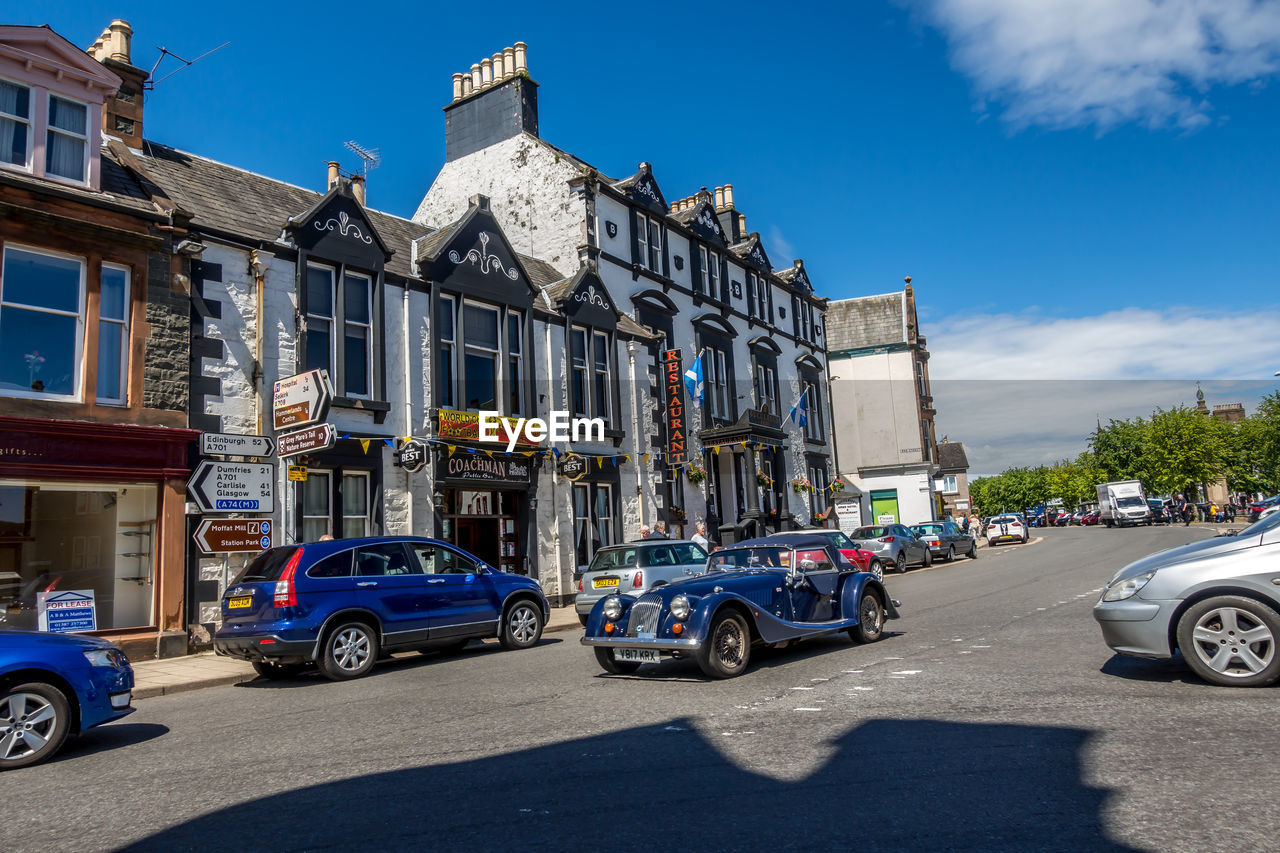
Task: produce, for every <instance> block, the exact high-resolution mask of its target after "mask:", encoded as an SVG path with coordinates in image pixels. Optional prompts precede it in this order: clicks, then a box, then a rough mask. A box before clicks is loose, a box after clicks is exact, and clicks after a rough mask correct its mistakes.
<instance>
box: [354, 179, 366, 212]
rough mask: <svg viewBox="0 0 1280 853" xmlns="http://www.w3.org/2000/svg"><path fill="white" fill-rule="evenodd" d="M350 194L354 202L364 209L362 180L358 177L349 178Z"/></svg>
mask: <svg viewBox="0 0 1280 853" xmlns="http://www.w3.org/2000/svg"><path fill="white" fill-rule="evenodd" d="M351 194H352V195H353V196H355V199H356V202H357V203H358V204H359V205H360V206H361V207H364V198H365V192H364V178H363V177H361V176H360V175H352V176H351Z"/></svg>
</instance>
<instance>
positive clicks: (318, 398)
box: [271, 369, 333, 431]
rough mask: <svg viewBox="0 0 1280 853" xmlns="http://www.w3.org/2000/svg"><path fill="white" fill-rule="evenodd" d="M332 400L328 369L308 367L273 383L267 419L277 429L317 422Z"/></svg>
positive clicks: (325, 413) (327, 411)
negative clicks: (303, 371) (269, 416)
mask: <svg viewBox="0 0 1280 853" xmlns="http://www.w3.org/2000/svg"><path fill="white" fill-rule="evenodd" d="M332 402H333V387H332V386H331V385H330V384H329V371H327V370H319V369H317V370H308V371H307V372H306V373H299V374H298V375H296V376H290V377H288V378H286V379H281V380H279V381H278V382H276V385H275V394H274V396H273V397H272V403H271V419H272V422H273V423H274V424H275V428H276V430H277V431H279V430H282V429H285V428H286V427H304V426H308V425H310V424H315V423H319V422H320V421H323V420H324V419H325V418H326V417H327V416H328V414H329V404H330V403H332Z"/></svg>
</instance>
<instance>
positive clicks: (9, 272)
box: [0, 245, 85, 400]
mask: <svg viewBox="0 0 1280 853" xmlns="http://www.w3.org/2000/svg"><path fill="white" fill-rule="evenodd" d="M84 303H85V262H84V260H83V259H81V258H75V257H72V256H69V255H62V254H55V253H53V252H48V251H44V250H36V249H26V248H18V247H16V246H12V245H10V246H5V248H4V261H3V272H0V394H4V395H6V396H13V397H41V398H51V399H61V400H76V399H79V395H80V362H81V346H82V344H83V338H84V324H83V322H82V318H83V315H84Z"/></svg>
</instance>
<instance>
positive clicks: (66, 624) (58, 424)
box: [0, 417, 199, 659]
mask: <svg viewBox="0 0 1280 853" xmlns="http://www.w3.org/2000/svg"><path fill="white" fill-rule="evenodd" d="M198 436H199V433H198V432H196V431H194V430H186V429H170V428H165V427H144V426H121V425H112V424H93V423H83V422H78V421H56V420H41V419H31V418H12V417H0V627H6V628H21V629H28V630H50V631H74V632H78V633H79V632H84V633H91V634H95V635H98V636H104V637H107V638H109V639H111V640H113V641H114V642H116V643H117V644H119V645H120V646H121V647H122V648H123V649H124V650H125V652H126V653H127V654H128V655H129V656H130V657H132V658H135V659H145V658H150V657H156V656H160V657H167V656H171V655H176V654H185V652H186V632H185V631H184V630H183V627H184V616H183V587H184V578H185V555H186V546H185V538H186V536H185V531H186V520H185V509H184V507H185V496H184V492H185V488H186V480H187V478H188V476H189V475H190V467H189V465H188V463H187V460H188V456H189V453H190V450H191V448H192V445H193V442H194V441H195V440H196V439H197V438H198ZM73 611H74V616H70V617H68V616H67V614H69V613H71V612H73Z"/></svg>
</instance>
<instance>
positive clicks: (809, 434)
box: [800, 377, 826, 441]
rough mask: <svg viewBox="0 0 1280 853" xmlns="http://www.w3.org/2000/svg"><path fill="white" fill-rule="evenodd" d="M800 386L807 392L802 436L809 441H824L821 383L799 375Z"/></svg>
mask: <svg viewBox="0 0 1280 853" xmlns="http://www.w3.org/2000/svg"><path fill="white" fill-rule="evenodd" d="M800 382H801V387H802V388H803V389H804V390H805V391H807V392H808V397H807V398H806V399H807V401H808V404H807V405H806V406H805V409H806V412H805V424H804V437H805V438H806V439H809V440H810V441H824V440H825V436H826V430H825V429H824V428H823V424H822V390H821V388H820V385H821V383H820V382H818V381H814V380H812V379H809V378H807V377H801V379H800Z"/></svg>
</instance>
